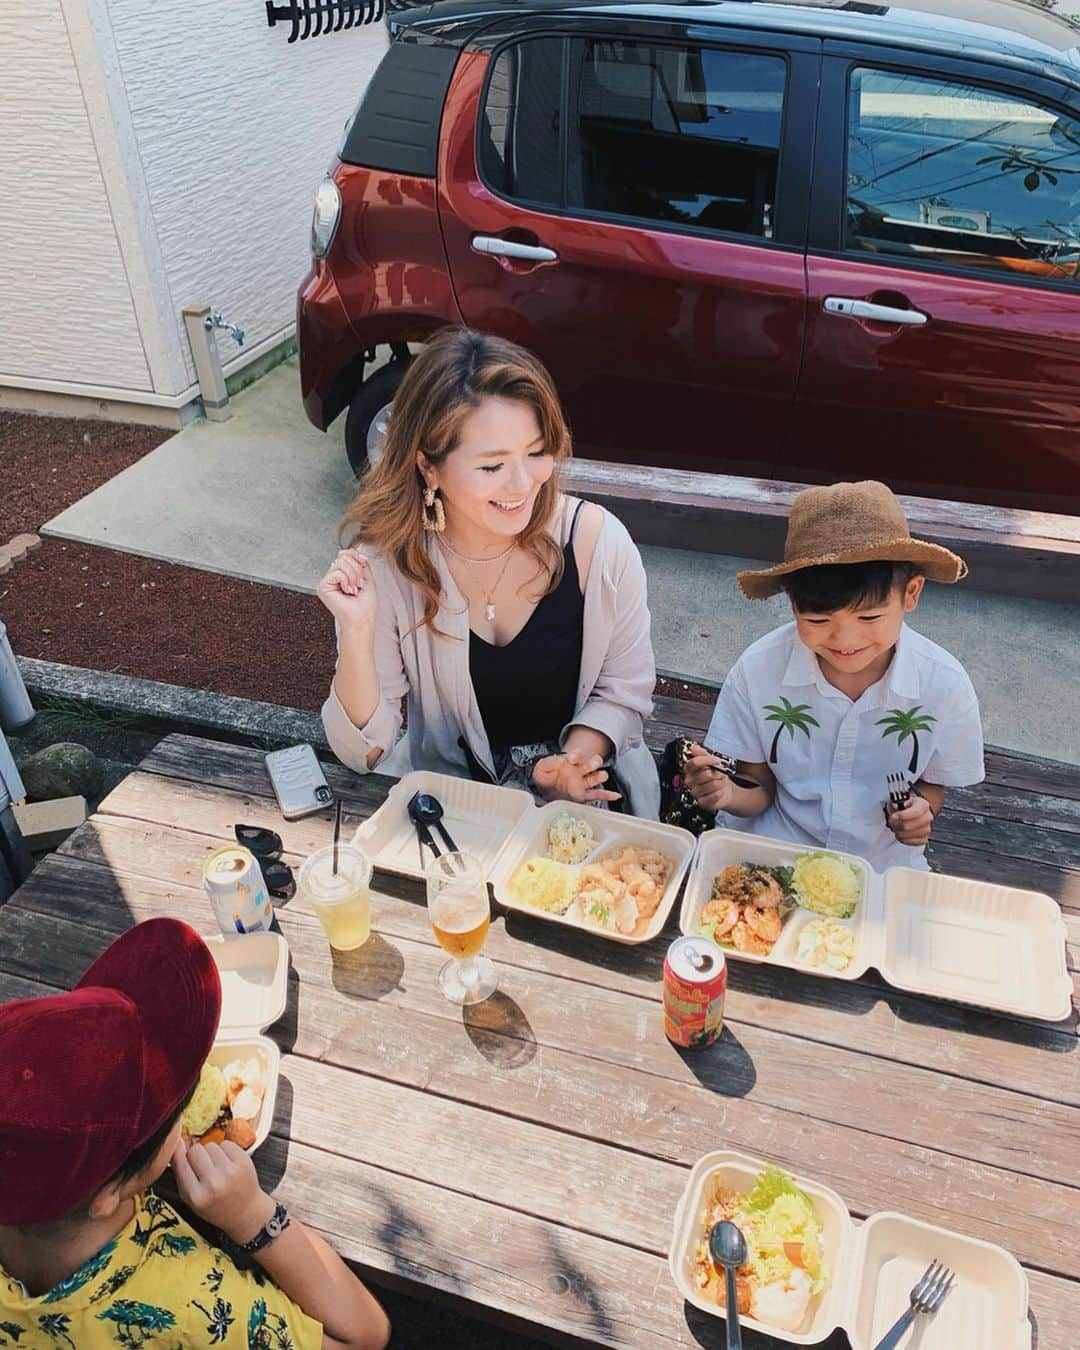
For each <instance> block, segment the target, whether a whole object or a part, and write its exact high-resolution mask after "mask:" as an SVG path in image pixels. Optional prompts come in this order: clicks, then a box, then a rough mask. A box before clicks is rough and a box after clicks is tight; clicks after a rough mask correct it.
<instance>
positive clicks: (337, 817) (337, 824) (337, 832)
mask: <svg viewBox="0 0 1080 1350" xmlns="http://www.w3.org/2000/svg"><path fill="white" fill-rule="evenodd" d="M340 838H341V798H340V797H339V798H338V799H337V807H336V809H335V810H334V876H337V861H338V840H339V839H340Z"/></svg>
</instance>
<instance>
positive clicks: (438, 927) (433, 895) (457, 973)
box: [425, 853, 499, 1006]
mask: <svg viewBox="0 0 1080 1350" xmlns="http://www.w3.org/2000/svg"><path fill="white" fill-rule="evenodd" d="M425 880H426V881H427V906H428V920H429V921H430V923H431V929H432V932H433V933H434V934H435V936H436V938H438V940H439V944H440V946H442V947H443V948H444V950H446V951H447V952H449V953H450V958H451V959H450V960H449V961H447V963H446V965H445V966H443V968H442V970H440V971H439V988H440V989H441V990H442V992H443V995H444V997H446V998H447V999H449V1000H450V1002H451V1003H457V1004H460V1005H462V1006H465V1005H467V1004H470V1003H482V1002H483V1001H484V999H486V998H490V997H491V996H492V994H493V993H494V992H495V990H496V989H497V988H498V987H499V977H498V975H497V974H496V972H495V967H494V966H493V965H492V964H491V962H490V961H489V960H488V958H487V957H486V956H483V955H482V954H481V948H482V947H483V945H484V943H485V942H486V941H487V935H488V929H489V928H490V927H491V905H490V902H489V901H488V889H487V878H486V877H485V876H484V873H483V869H482V868H481V867H480V864H479V863H478V862H477V861H476V859H475V858H470V857H469V855H468V854H467V853H442V854H440V855H439V856H438V857H437V858H436V859H435V861H434V862H433V863H431V865H430V866H429V867H428V869H427V872H426V874H425Z"/></svg>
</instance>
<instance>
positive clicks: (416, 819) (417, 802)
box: [409, 792, 458, 853]
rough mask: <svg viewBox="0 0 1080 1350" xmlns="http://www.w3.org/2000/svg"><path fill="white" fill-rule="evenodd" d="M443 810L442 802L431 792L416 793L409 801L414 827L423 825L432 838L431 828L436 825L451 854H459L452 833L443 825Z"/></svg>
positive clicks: (410, 815)
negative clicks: (451, 836)
mask: <svg viewBox="0 0 1080 1350" xmlns="http://www.w3.org/2000/svg"><path fill="white" fill-rule="evenodd" d="M442 818H443V808H442V802H440V801H439V800H438V798H436V797H433V796H432V795H431V793H430V792H416V793H414V794H413V796H412V797H411V798H410V799H409V819H410V820H411V821H412V822H413V824H414V825H423V826H424V828H425V829H426V830H427V832H428V837H429V838H430V836H431V826H432V825H434V826H435V828H436V829H437V830H438V831H439V835H440V836H441V838H442V841H443V843H444V844H445V845H446V847H447V848H448V849H449V850H450V852H451V853H457V851H458V846H457V844H455V843H454V841H453V839H451V838H450V832H449V831H448V830H447V828H446V826H445V825H444V824H443V823H442Z"/></svg>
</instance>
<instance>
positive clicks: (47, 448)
mask: <svg viewBox="0 0 1080 1350" xmlns="http://www.w3.org/2000/svg"><path fill="white" fill-rule="evenodd" d="M172 434H173V433H172V432H171V431H166V430H165V429H164V428H163V427H138V426H132V425H130V424H128V423H119V422H93V421H81V420H80V421H76V420H74V419H71V418H66V417H34V416H32V415H31V414H30V413H14V412H0V483H2V484H3V494H2V497H0V545H3V544H6V543H7V541H8V540H9V539H10V538H12V537H13V536H14V535H16V534H33V533H36V531H38V530H39V529H40V528H41V526H42V525H44V524H45V522H46V521H47V520H51V519H52V518H53V516H55V515H57V514H58V513H59V512H61V511H63V510H64V509H65V508H66V507H69V506H71V505H72V503H74V502H77V501H78V500H79V498H80V497H85V496H86V494H87V493H88V492H92V491H93V490H94V488H96V487H100V486H101V484H102V483H107V482H108V481H109V479H110V478H115V477H116V475H117V474H118V473H119V472H120V471H121V469H126V468H127V467H128V466H129V465H130V464H134V463H135V461H136V460H137V459H142V457H143V455H145V454H146V453H147V452H148V451H150V450H153V449H154V448H155V446H158V445H160V444H161V442H162V441H164V440H168V438H169V437H170V436H171V435H172Z"/></svg>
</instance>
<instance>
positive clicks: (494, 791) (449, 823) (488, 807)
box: [353, 770, 533, 881]
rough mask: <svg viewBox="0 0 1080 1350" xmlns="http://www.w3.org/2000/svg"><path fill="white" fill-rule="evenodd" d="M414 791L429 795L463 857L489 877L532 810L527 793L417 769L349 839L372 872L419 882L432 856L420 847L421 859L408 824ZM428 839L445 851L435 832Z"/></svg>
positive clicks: (412, 831) (439, 836) (414, 829)
mask: <svg viewBox="0 0 1080 1350" xmlns="http://www.w3.org/2000/svg"><path fill="white" fill-rule="evenodd" d="M417 792H429V793H430V794H431V795H432V796H433V797H435V798H436V799H437V800H438V801H439V802H440V803H441V805H442V808H443V812H444V815H443V821H442V823H443V825H444V826H445V827H446V830H447V831H448V833H449V835H450V837H451V839H453V841H454V843H455V844H457V846H458V848H459V849H460V850H461V851H462V852H463V853H468V854H470V855H471V856H472V857H473V858H475V859H476V861H477V862H478V863H479V864H480V866H481V867H482V868H483V870H484V872H485V873H486V874H487V875H488V876H489V877H490V875H491V872H492V869H493V868H494V866H495V863H496V861H497V860H498V858H499V855H500V854H501V853H502V850H503V848H504V847H505V846H506V844H507V841H508V840H509V838H510V836H511V834H512V833H513V831H514V829H515V827H516V826H517V824H518V822H519V821H520V820H521V818H522V816H523V815H524V814H525V812H526V811H530V810H532V809H533V799H532V796H531V794H530V793H528V792H523V791H521V790H520V789H519V788H505V787H497V786H496V785H495V784H493V783H475V782H473V781H472V780H471V779H469V778H455V777H453V776H452V775H451V774H445V773H430V772H427V771H425V770H418V771H417V772H415V773H407V774H406V775H405V777H404V778H399V779H398V781H397V782H396V783H395V784H394V786H393V787H392V788H391V789H390V792H389V794H388V796H387V798H386V801H385V802H383V804H382V806H380V807H379V809H378V810H377V811H376V812H375V813H374V814H373V815H371V816H369V817H368V819H367V820H365V821H364V822H363V823H362V824H361V825H359V826H357V829H356V833H355V834H354V835H353V843H354V844H355V845H356V846H357V848H361V849H363V850H364V852H365V853H366V854H367V855H368V857H369V858H370V859H371V860H372V862H373V863H374V864H375V866H376V867H377V868H379V869H380V870H381V871H383V872H391V873H393V874H394V875H395V876H399V877H411V878H412V879H413V880H414V881H423V880H424V873H425V871H426V870H427V868H428V867H429V866H430V865H431V863H432V861H433V858H434V855H433V854H432V852H431V850H430V849H429V848H427V847H426V846H425V848H424V849H423V857H421V850H420V846H419V844H418V842H417V837H416V827H415V825H413V823H412V821H411V820H410V819H409V809H408V807H409V802H410V801H411V800H412V798H413V796H414V795H415V794H416V793H417ZM432 837H433V838H434V840H435V843H436V844H437V845H438V847H439V849H440V850H441V851H443V852H445V851H446V848H447V845H446V842H445V840H444V839H443V838H442V836H441V835H440V834H439V832H438V831H437V830H433V831H432Z"/></svg>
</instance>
